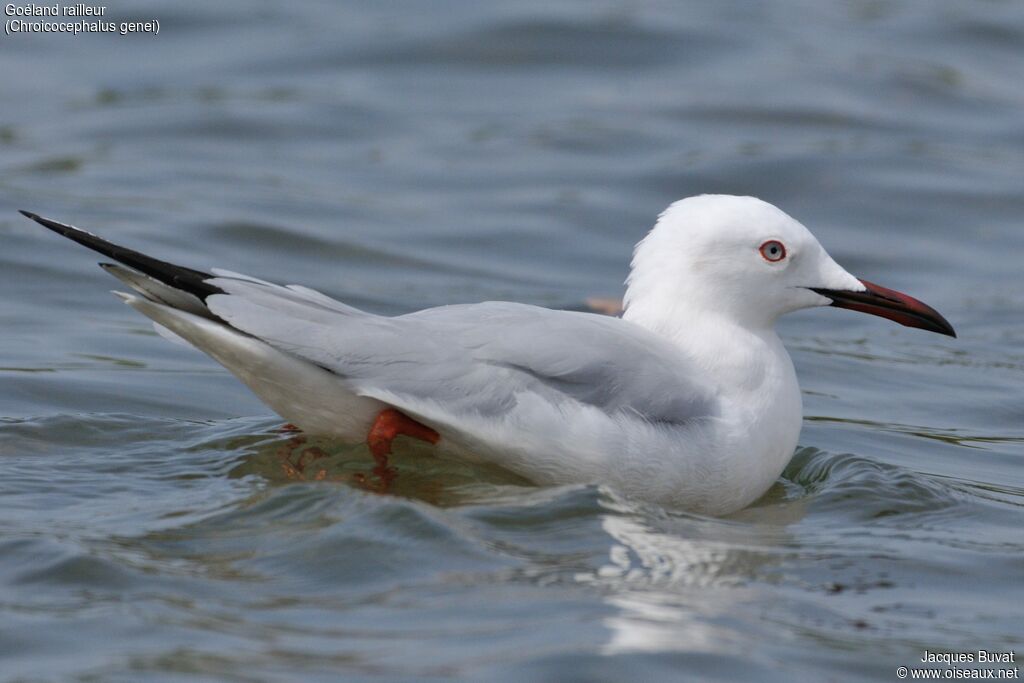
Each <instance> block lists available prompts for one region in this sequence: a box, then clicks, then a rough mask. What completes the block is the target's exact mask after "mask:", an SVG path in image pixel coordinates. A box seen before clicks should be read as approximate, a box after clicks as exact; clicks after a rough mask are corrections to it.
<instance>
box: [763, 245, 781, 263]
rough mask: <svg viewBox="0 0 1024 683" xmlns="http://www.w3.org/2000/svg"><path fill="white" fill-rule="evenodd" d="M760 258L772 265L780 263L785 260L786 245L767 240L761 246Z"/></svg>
mask: <svg viewBox="0 0 1024 683" xmlns="http://www.w3.org/2000/svg"><path fill="white" fill-rule="evenodd" d="M761 256H764V260H765V261H771V262H772V263H776V262H778V261H781V260H782V259H784V258H786V245H784V244H783V243H782V242H780V241H778V240H768V241H767V242H765V243H764V244H762V245H761Z"/></svg>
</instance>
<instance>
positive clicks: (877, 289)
mask: <svg viewBox="0 0 1024 683" xmlns="http://www.w3.org/2000/svg"><path fill="white" fill-rule="evenodd" d="M860 282H861V284H863V285H864V287H866V288H867V290H866V291H864V292H851V291H847V290H842V289H819V288H817V287H811V288H810V289H811V291H814V292H816V293H818V294H821V295H822V296H824V297H828V298H829V299H831V300H832V305H833V306H835V307H836V308H848V309H850V310H851V311H860V312H861V313H869V314H871V315H877V316H879V317H882V318H888V319H889V320H892V321H894V322H897V323H899V324H900V325H906V326H907V327H916V328H918V329H921V330H927V331H929V332H935V333H937V334H944V335H946V336H949V337H954V338H955V337H956V330H954V329H953V326H952V325H950V324H949V321H948V320H946V319H945V318H943V317H942V315H941V314H940V313H939V312H938V311H936V310H935V309H934V308H932V307H931V306H929V305H928V304H926V303H924V302H923V301H918V300H917V299H915V298H914V297H912V296H907V295H906V294H904V293H903V292H897V291H896V290H895V289H889V288H888V287H882V286H881V285H876V284H874V283H873V282H868V281H867V280H861V281H860Z"/></svg>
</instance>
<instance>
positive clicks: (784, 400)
mask: <svg viewBox="0 0 1024 683" xmlns="http://www.w3.org/2000/svg"><path fill="white" fill-rule="evenodd" d="M22 213H24V214H25V215H26V216H28V217H29V218H31V219H33V220H35V221H37V222H39V223H40V224H42V225H44V226H46V227H47V228H50V229H51V230H54V231H55V232H58V233H60V234H62V235H64V236H65V237H68V238H70V239H72V240H74V241H76V242H79V243H81V244H83V245H85V246H87V247H89V248H91V249H94V250H96V251H98V252H100V253H102V254H104V255H106V256H108V257H110V258H112V259H114V260H116V261H119V262H120V263H121V264H123V265H115V264H101V265H103V266H104V268H106V269H107V270H108V272H110V273H112V274H113V275H115V276H117V277H118V278H119V279H121V280H122V281H123V282H124V283H125V284H127V285H128V286H129V287H131V288H132V289H133V290H134V291H135V292H136V294H120V296H121V297H122V298H123V299H124V301H126V302H127V303H128V304H129V305H130V306H132V307H133V308H135V309H136V310H138V311H139V312H141V313H143V314H144V315H146V316H148V317H149V318H151V319H152V320H153V321H154V322H155V323H156V324H157V325H158V326H160V328H166V330H170V331H171V332H172V333H173V336H177V337H180V338H181V339H184V340H187V342H188V343H190V344H192V345H193V346H195V347H197V348H199V349H201V350H202V351H204V352H206V353H207V354H209V355H210V356H212V357H213V358H214V359H215V360H217V361H218V362H220V363H221V364H223V365H224V366H225V367H226V368H227V369H228V370H230V371H231V372H232V373H234V374H235V375H236V376H237V377H238V378H239V379H241V380H242V381H243V382H244V383H245V384H246V385H248V387H249V388H250V389H252V391H253V392H255V393H256V395H257V396H259V397H260V398H261V399H262V400H263V401H264V402H266V403H267V405H269V406H270V407H271V408H273V409H274V410H275V411H276V412H277V413H278V414H279V415H281V416H282V417H284V418H285V419H286V420H288V421H290V422H292V423H293V424H295V425H297V426H298V427H299V428H301V429H302V430H303V431H305V432H307V433H310V434H322V435H329V436H332V437H336V438H338V439H341V440H345V441H351V442H358V441H363V440H367V441H368V443H369V445H370V447H371V450H372V451H373V453H374V455H375V456H376V457H377V458H378V461H379V463H380V464H381V467H379V468H378V470H377V471H378V472H380V473H384V472H388V471H389V470H387V469H386V468H385V467H384V466H385V465H386V457H387V454H388V453H389V452H390V449H391V441H392V440H393V439H394V438H395V437H396V436H397V435H401V434H404V435H408V436H412V437H415V438H420V439H423V440H427V441H430V442H432V443H436V444H437V447H438V449H441V450H442V451H443V452H446V453H450V454H453V455H455V456H457V457H462V458H468V459H476V460H484V461H488V462H492V463H495V464H497V465H500V466H502V467H504V468H506V469H508V470H511V471H513V472H516V473H518V474H520V475H522V476H524V477H526V478H528V479H530V480H532V481H535V482H537V483H539V484H564V483H601V484H607V485H610V486H612V487H613V488H615V489H617V490H618V491H620V492H621V493H623V494H625V495H627V496H630V497H635V498H641V499H646V500H651V501H655V502H658V503H661V504H665V505H670V506H674V507H680V508H685V509H689V510H693V511H697V512H702V513H706V514H715V515H720V514H727V513H730V512H733V511H735V510H738V509H740V508H743V507H745V506H747V505H749V504H750V503H751V502H753V501H754V500H756V499H757V498H758V497H759V496H761V495H762V494H763V493H764V492H765V491H766V490H767V489H768V488H769V487H770V486H771V484H772V483H773V482H774V481H775V480H776V479H777V478H778V476H779V475H780V474H781V472H782V470H783V468H784V467H785V465H786V463H787V462H788V461H789V459H790V458H791V457H792V455H793V452H794V449H795V448H796V445H797V438H798V437H799V435H800V425H801V421H802V418H803V410H802V405H801V398H800V387H799V385H798V383H797V378H796V374H795V372H794V370H793V364H792V362H791V361H790V358H789V354H788V353H787V352H786V349H785V347H784V346H783V344H782V341H781V340H780V339H779V337H778V335H777V334H776V332H775V321H776V319H777V318H778V317H779V316H780V315H782V314H784V313H788V312H790V311H795V310H798V309H801V308H809V307H813V306H828V305H833V306H839V307H844V308H851V309H855V310H860V311H864V312H867V313H872V314H875V315H881V316H883V317H887V318H890V319H892V320H895V321H897V322H899V323H901V324H904V325H908V326H911V327H919V328H922V329H926V330H930V331H932V332H939V333H941V334H947V335H950V336H955V334H954V332H953V328H952V327H951V326H950V325H949V323H948V322H946V321H945V320H944V319H943V318H942V316H941V315H939V314H938V313H937V312H936V311H935V310H933V309H931V308H930V307H928V306H926V305H925V304H923V303H921V302H920V301H917V300H916V299H912V298H911V297H908V296H906V295H904V294H900V293H899V292H894V291H893V290H889V289H885V288H883V287H879V286H877V285H874V284H871V283H868V282H865V281H862V280H858V279H857V278H855V277H854V276H853V275H850V274H849V273H848V272H846V271H845V270H844V269H843V268H842V267H840V266H839V265H838V264H837V263H836V262H835V261H834V260H832V258H831V257H830V256H829V255H828V254H827V253H826V252H825V250H824V249H823V248H822V246H821V245H820V244H819V243H818V241H817V240H816V239H815V238H814V236H813V235H812V234H811V233H810V232H809V231H808V230H807V229H806V228H805V227H804V226H803V225H801V224H800V223H798V222H797V221H796V220H794V219H792V218H791V217H789V216H788V215H787V214H785V213H783V212H782V211H781V210H779V209H777V208H776V207H774V206H772V205H771V204H768V203H766V202H763V201H761V200H759V199H755V198H753V197H733V196H725V195H702V196H698V197H690V198H688V199H683V200H680V201H677V202H675V203H674V204H672V205H671V206H670V207H669V208H668V209H666V210H665V211H664V212H663V213H662V214H661V216H660V217H659V218H658V222H657V224H656V225H655V226H654V228H653V229H652V230H651V232H650V233H649V234H648V235H647V237H646V238H644V239H643V241H641V242H640V243H639V244H638V245H637V247H636V250H635V252H634V256H633V262H632V270H631V272H630V275H629V279H628V280H627V285H628V286H627V290H626V296H625V299H624V304H625V311H624V313H623V315H622V317H621V318H612V317H607V316H601V315H596V314H591V313H580V312H571V311H560V310H551V309H546V308H540V307H537V306H529V305H524V304H516V303H498V302H488V303H479V304H466V305H453V306H442V307H439V308H431V309H427V310H423V311H418V312H416V313H411V314H408V315H401V316H396V317H384V316H378V315H374V314H371V313H367V312H364V311H360V310H358V309H355V308H353V307H351V306H348V305H346V304H344V303H341V302H339V301H336V300H334V299H332V298H330V297H327V296H325V295H324V294H321V293H319V292H316V291H314V290H311V289H308V288H305V287H301V286H298V285H288V286H280V285H275V284H272V283H269V282H265V281H263V280H258V279H256V278H251V277H248V276H245V275H239V274H237V273H232V272H229V271H224V270H219V269H213V270H212V271H211V272H209V273H207V272H203V271H198V270H193V269H190V268H183V267H181V266H175V265H173V264H169V263H166V262H163V261H158V260H156V259H153V258H151V257H148V256H145V255H144V254H140V253H138V252H135V251H132V250H129V249H125V248H123V247H119V246H117V245H114V244H111V243H110V242H107V241H105V240H102V239H100V238H99V237H96V236H95V235H92V234H91V233H88V232H85V231H82V230H79V229H77V228H74V227H72V226H69V225H65V224H62V223H58V222H56V221H52V220H49V219H46V218H42V217H40V216H38V215H36V214H32V213H28V212H22ZM124 266H128V267H127V268H126V267H124ZM166 330H164V332H165V333H166Z"/></svg>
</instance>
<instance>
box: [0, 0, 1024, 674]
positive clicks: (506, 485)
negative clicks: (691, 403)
mask: <svg viewBox="0 0 1024 683" xmlns="http://www.w3.org/2000/svg"><path fill="white" fill-rule="evenodd" d="M689 5H690V6H687V7H681V6H679V5H677V4H676V3H658V2H653V3H634V2H627V1H616V2H596V3H594V2H591V3H583V2H560V1H559V0H546V1H545V2H526V3H515V4H514V5H496V4H492V3H471V2H445V3H429V4H428V3H412V2H407V3H398V4H396V3H371V2H348V3H344V4H343V5H339V4H336V3H327V2H322V3H316V2H309V3H258V4H255V5H254V4H252V3H242V2H233V3H217V4H215V5H213V4H209V3H199V2H176V3H161V2H126V3H122V4H119V5H118V6H116V7H114V6H110V7H109V9H108V12H109V13H110V14H111V15H112V16H113V18H115V19H118V20H120V19H130V18H138V19H145V18H149V17H156V18H159V19H160V20H161V33H160V35H159V36H156V37H153V36H134V37H131V36H130V37H124V38H122V37H118V36H80V37H78V38H74V37H70V36H28V35H20V36H15V37H4V38H3V39H2V41H3V42H2V46H0V82H3V83H4V87H3V94H2V95H0V98H2V100H0V102H2V107H0V238H2V244H3V248H2V250H0V292H2V300H3V303H2V304H0V320H2V329H3V332H4V334H3V335H2V336H0V366H2V367H0V673H2V678H3V680H7V681H58V680H60V681H63V680H82V681H137V680H160V681H174V680H186V679H187V680H211V681H213V680H216V681H257V680H258V681H295V680H309V681H316V680H324V681H327V680H331V681H333V680H338V679H339V678H344V679H346V680H408V679H410V678H414V677H422V678H428V679H429V678H436V679H439V680H440V679H443V680H450V679H462V680H497V681H522V680H559V681H570V680H608V681H618V680H659V679H660V680H679V679H687V678H691V679H699V680H725V681H732V680H743V679H753V680H779V681H791V680H794V679H797V680H818V679H821V680H895V678H894V674H895V669H896V667H897V666H899V665H913V663H914V662H916V661H918V660H919V658H920V657H921V655H922V653H923V651H924V650H925V649H929V650H933V651H935V650H940V651H942V650H951V651H974V650H977V649H979V648H985V649H988V650H1001V651H1007V650H1013V649H1016V650H1018V651H1020V650H1021V649H1022V648H1024V646H1022V640H1024V628H1022V622H1021V618H1020V605H1021V604H1024V589H1022V582H1021V577H1022V575H1024V531H1022V529H1024V514H1022V505H1024V460H1022V458H1024V427H1022V425H1024V402H1022V400H1021V386H1022V380H1024V352H1022V351H1021V349H1022V348H1024V327H1022V326H1021V323H1020V321H1021V319H1022V314H1024V292H1022V278H1021V267H1020V254H1021V252H1022V249H1024V230H1022V229H1021V216H1022V215H1024V193H1022V192H1021V189H1022V184H1021V178H1022V177H1024V123H1022V121H1024V117H1022V109H1024V89H1021V87H1020V64H1021V61H1022V59H1024V7H1022V6H1021V5H1020V4H1019V3H1013V2H997V1H994V0H993V1H989V2H964V1H962V0H959V1H956V2H953V1H952V0H950V1H937V2H929V3H893V2H884V1H878V0H864V1H852V0H851V1H846V2H838V1H836V2H817V1H815V2H809V1H808V2H796V3H794V2H781V1H777V2H760V3H749V2H722V3H704V4H701V5H700V6H693V5H694V4H693V3H690V4H689ZM699 192H730V193H737V194H742V193H750V194H755V195H757V196H760V197H763V198H764V199H767V200H769V201H771V202H773V203H776V204H778V205H779V206H781V207H782V208H784V209H785V210H786V211H788V212H790V213H791V214H792V215H794V216H795V217H797V218H798V219H799V220H801V221H803V222H804V223H805V224H807V225H808V226H810V227H811V229H812V230H813V231H814V232H815V233H816V234H817V235H818V237H819V238H820V239H821V241H822V242H823V243H824V244H825V246H826V247H827V248H828V249H829V250H830V252H831V253H832V255H833V256H834V257H835V258H836V259H837V260H838V261H839V262H840V263H842V264H844V265H845V266H847V267H848V268H849V269H850V270H851V271H852V272H854V273H856V274H858V275H860V276H861V277H864V278H867V279H870V280H873V281H877V282H880V283H883V284H886V285H888V286H891V287H895V288H898V289H902V290H905V291H908V292H910V293H912V294H914V295H916V296H919V297H920V298H922V299H924V300H925V301H927V302H928V303H930V304H932V305H934V306H935V307H936V308H938V309H939V310H940V311H942V313H943V314H945V315H946V316H947V317H948V318H949V320H950V321H951V322H952V323H953V324H954V325H955V326H956V328H957V330H958V331H959V333H960V339H958V340H950V339H946V338H943V337H940V336H938V335H929V334H926V333H923V332H918V331H914V330H908V329H905V328H900V327H897V326H895V325H892V324H890V323H887V322H886V321H882V320H879V319H876V318H870V317H867V316H861V315H856V314H853V313H850V312H846V311H835V310H816V311H808V312H803V313H800V314H797V315H794V316H791V317H789V318H788V319H786V321H785V322H784V324H783V326H782V333H783V336H784V338H785V339H786V342H787V344H788V346H789V348H790V350H791V352H792V354H793V357H794V361H795V363H796V366H797V370H798V373H799V375H800V378H801V382H802V385H803V388H804V402H805V413H806V415H807V418H806V421H805V425H804V430H803V434H802V436H801V439H800V444H801V445H800V448H799V450H798V452H797V453H796V456H795V457H794V459H793V462H792V463H791V464H790V466H789V467H788V469H787V470H786V472H785V474H784V475H783V477H782V479H781V480H780V481H779V483H778V484H776V486H775V487H774V488H773V489H772V490H771V491H770V492H769V493H768V495H767V496H766V497H765V498H764V499H763V500H762V501H761V502H759V503H758V504H756V505H755V506H754V507H753V508H751V509H749V510H746V511H743V512H741V513H739V514H737V515H735V516H734V517H732V518H730V519H724V520H722V519H710V518H704V517H699V516H693V515H687V514H682V513H679V512H675V511H671V510H665V509H661V508H658V507H652V506H648V505H644V504H640V503H637V502H635V501H630V500H625V499H623V498H621V497H620V496H618V495H617V494H616V493H615V492H614V491H611V490H606V489H602V488H597V487H566V488H553V489H552V488H538V487H534V486H531V485H529V484H528V483H526V482H522V481H519V480H517V479H515V478H514V477H511V476H509V475H507V474H505V473H502V472H499V471H492V470H483V469H478V468H474V467H469V466H460V465H457V464H451V463H440V462H438V461H437V460H436V459H434V458H432V457H431V456H430V451H429V449H426V448H422V447H419V446H415V445H413V446H409V447H408V448H403V450H402V452H401V453H400V454H399V456H398V464H399V466H400V468H401V472H402V474H401V477H400V479H399V482H398V485H397V488H396V490H395V492H394V495H380V494H378V493H375V492H374V491H372V490H367V488H366V487H365V486H360V485H359V484H358V483H357V482H355V481H354V480H353V478H352V476H353V475H354V474H356V473H358V472H360V471H363V470H365V469H366V467H367V466H368V462H369V458H368V456H367V454H366V452H365V450H363V449H362V448H353V447H346V446H343V445H341V444H337V443H331V442H316V445H318V446H319V447H321V448H323V450H324V451H325V452H326V453H327V454H328V457H326V458H322V459H320V460H318V461H316V463H317V464H316V465H315V466H307V467H306V468H305V469H304V471H303V472H302V473H301V475H302V476H303V477H305V478H308V479H309V481H306V482H296V481H295V480H294V479H292V478H290V477H289V476H288V475H289V471H288V469H287V467H285V463H283V461H282V459H281V457H280V455H279V451H280V449H281V448H282V446H284V445H286V442H287V439H288V436H287V435H282V434H280V433H277V432H275V431H274V429H275V428H276V427H277V426H278V425H279V424H280V420H278V419H276V418H275V417H274V416H272V415H271V414H269V413H268V411H267V410H266V409H265V408H264V407H263V406H262V405H261V404H260V403H259V402H258V401H256V400H255V399H254V398H252V397H251V396H250V395H248V394H247V393H246V391H245V390H244V389H243V388H242V387H241V386H240V385H239V384H238V383H237V382H235V380H233V379H232V378H231V377H230V376H229V375H227V374H226V373H225V372H224V371H223V370H221V369H220V367H219V366H217V365H215V364H213V363H212V362H210V361H208V360H206V359H205V358H204V357H203V356H201V355H198V354H194V353H192V352H190V351H188V350H187V349H184V348H180V347H177V346H174V345H171V344H167V343H166V342H164V341H163V340H161V339H159V338H157V337H156V336H155V335H153V334H152V332H151V331H150V330H151V328H149V327H148V325H147V323H146V321H145V320H143V319H142V318H140V317H139V316H137V315H135V314H134V313H133V312H132V311H131V310H130V309H128V308H126V307H124V306H122V305H120V304H118V302H117V301H116V300H114V299H113V298H112V297H110V295H109V294H107V291H106V290H108V289H110V288H112V287H113V285H114V283H113V282H112V281H111V280H110V279H109V278H108V277H107V276H106V275H105V274H104V273H103V272H101V271H100V270H99V269H98V268H96V267H95V265H94V264H95V260H96V259H95V258H94V257H93V256H92V255H90V254H88V253H86V252H85V251H84V250H82V249H81V248H80V247H77V246H76V245H72V244H68V243H64V242H63V241H60V240H58V239H57V238H56V237H54V236H53V235H51V234H49V233H45V232H44V231H42V230H41V229H39V228H38V227H37V226H34V225H32V224H31V223H29V222H28V221H26V220H24V219H23V218H21V217H20V216H18V215H17V214H16V213H15V211H14V210H15V209H17V208H25V209H30V210H34V211H39V212H41V213H44V214H46V215H51V216H53V217H55V218H59V219H64V220H68V221H71V222H74V223H76V224H78V225H81V226H84V227H89V228H92V229H95V230H97V231H99V232H102V233H103V234H105V235H107V236H109V237H111V238H112V239H116V240H117V241H121V242H123V243H126V244H128V245H131V246H135V247H137V248H140V249H143V250H146V251H150V252H152V253H154V254H156V255H158V256H160V257H162V258H166V259H169V260H173V261H179V262H184V263H187V264H191V265H194V266H197V267H208V266H215V265H219V266H223V267H227V268H231V269H234V270H239V271H243V272H249V273H252V274H254V275H258V276H261V277H265V278H269V279H273V280H278V281H286V282H293V281H294V282H300V283H303V284H306V285H309V286H312V287H316V288H318V289H321V290H323V291H326V292H328V293H330V294H332V295H334V296H337V297H339V298H342V299H344V300H346V301H349V302H352V303H354V304H356V305H359V306H363V307H367V308H370V309H372V310H375V311H379V312H385V313H398V312H403V311H408V310H412V309H416V308H421V307H425V306H430V305H436V304H441V303H446V302H454V301H478V300H486V299H510V300H517V301H526V302H531V303H537V304H542V305H547V306H554V307H579V306H580V304H581V302H582V301H583V300H584V299H585V298H586V297H588V296H593V295H609V296H617V295H619V294H620V293H621V288H620V285H619V283H620V282H621V281H622V279H623V277H624V276H625V273H626V268H627V264H628V256H629V250H630V248H631V246H632V244H633V242H635V241H636V240H637V239H638V238H639V237H641V236H642V235H643V234H644V232H645V231H646V230H647V228H648V227H649V226H650V225H651V223H652V222H653V219H654V216H655V215H656V214H657V212H658V211H660V210H661V209H662V208H663V207H664V206H665V205H667V204H668V203H669V202H670V201H672V200H673V199H676V198H679V197H682V196H685V195H689V194H694V193H699ZM321 469H322V470H324V474H323V478H324V480H323V481H315V478H316V475H317V474H318V473H319V471H320V470H321ZM291 474H295V472H294V471H293V472H291Z"/></svg>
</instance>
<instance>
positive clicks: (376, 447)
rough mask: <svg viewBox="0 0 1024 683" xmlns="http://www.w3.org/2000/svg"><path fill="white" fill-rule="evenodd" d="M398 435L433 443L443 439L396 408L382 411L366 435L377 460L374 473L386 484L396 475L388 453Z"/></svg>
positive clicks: (367, 442)
mask: <svg viewBox="0 0 1024 683" xmlns="http://www.w3.org/2000/svg"><path fill="white" fill-rule="evenodd" d="M398 436H409V437H412V438H414V439H419V440H420V441H426V442H427V443H432V444H433V443H437V442H438V441H440V440H441V435H440V434H438V433H437V432H435V431H434V430H433V429H431V428H430V427H428V426H426V425H424V424H420V423H419V422H417V421H416V420H414V419H412V418H411V417H409V416H408V415H405V414H404V413H402V412H400V411H398V410H395V409H394V408H387V409H386V410H382V411H380V414H379V415H377V417H376V418H375V419H374V421H373V424H372V425H371V426H370V432H369V433H368V434H367V435H366V444H367V445H368V446H369V447H370V452H371V453H373V459H374V460H376V461H377V466H376V467H374V468H373V473H374V474H376V475H377V476H378V477H380V478H381V480H382V481H383V482H384V483H385V485H387V484H389V483H391V480H393V479H394V478H395V475H396V472H395V470H394V469H393V468H391V467H388V455H389V454H390V453H391V442H392V441H394V440H395V438H396V437H398Z"/></svg>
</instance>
